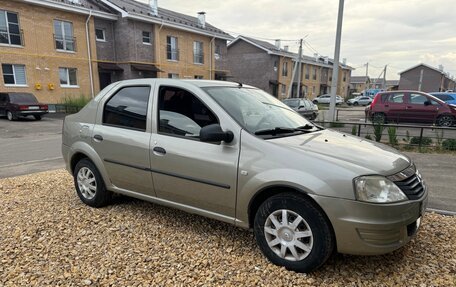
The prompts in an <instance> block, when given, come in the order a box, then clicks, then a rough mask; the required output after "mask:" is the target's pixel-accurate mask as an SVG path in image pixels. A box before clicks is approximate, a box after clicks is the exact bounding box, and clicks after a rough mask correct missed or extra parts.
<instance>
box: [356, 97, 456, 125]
mask: <svg viewBox="0 0 456 287" xmlns="http://www.w3.org/2000/svg"><path fill="white" fill-rule="evenodd" d="M365 112H366V116H367V117H368V118H369V119H371V120H372V121H373V122H380V123H386V122H408V123H430V124H436V125H439V126H451V125H453V124H455V123H456V106H453V105H449V104H447V103H445V102H444V101H442V100H440V99H438V98H436V97H434V96H432V95H430V94H426V93H423V92H418V91H391V92H381V93H378V94H377V95H376V96H375V98H374V100H373V101H372V103H371V105H370V106H368V107H367V108H366V110H365Z"/></svg>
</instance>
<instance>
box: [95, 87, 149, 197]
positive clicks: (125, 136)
mask: <svg viewBox="0 0 456 287" xmlns="http://www.w3.org/2000/svg"><path fill="white" fill-rule="evenodd" d="M152 90H153V86H151V85H144V84H138V85H134V84H128V85H121V86H117V87H116V89H115V90H113V91H110V92H109V95H107V96H105V97H104V98H103V99H102V100H101V101H100V103H99V105H98V113H97V120H96V124H95V125H94V128H93V133H92V147H93V148H94V149H95V150H96V152H97V154H98V155H99V156H100V157H101V159H102V160H103V162H104V166H105V168H106V171H107V173H108V176H109V178H110V181H111V183H112V184H113V185H114V186H115V187H116V188H119V189H123V190H128V191H134V192H138V193H142V194H146V195H151V196H155V192H154V188H153V181H152V175H151V174H150V159H149V144H150V137H151V133H150V130H151V121H150V114H151V110H152V109H151V99H150V97H151V93H152Z"/></svg>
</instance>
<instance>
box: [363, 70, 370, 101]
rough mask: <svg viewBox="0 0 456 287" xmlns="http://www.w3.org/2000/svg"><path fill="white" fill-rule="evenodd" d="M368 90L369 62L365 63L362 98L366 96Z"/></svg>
mask: <svg viewBox="0 0 456 287" xmlns="http://www.w3.org/2000/svg"><path fill="white" fill-rule="evenodd" d="M368 89H369V62H367V63H366V86H364V96H367V95H366V93H367V90H368Z"/></svg>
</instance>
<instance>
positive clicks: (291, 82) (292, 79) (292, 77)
mask: <svg viewBox="0 0 456 287" xmlns="http://www.w3.org/2000/svg"><path fill="white" fill-rule="evenodd" d="M284 59H285V57H284ZM284 61H285V60H284ZM291 65H293V61H291ZM297 68H298V63H295V65H294V68H293V73H292V74H291V81H290V85H289V87H288V93H287V99H289V98H291V97H292V94H291V90H292V88H293V82H294V79H295V76H296V69H297Z"/></svg>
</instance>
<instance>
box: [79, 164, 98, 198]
mask: <svg viewBox="0 0 456 287" xmlns="http://www.w3.org/2000/svg"><path fill="white" fill-rule="evenodd" d="M77 183H78V187H79V190H80V191H81V194H82V196H84V198H86V199H92V198H94V197H95V194H96V192H97V181H96V179H95V175H94V174H93V172H92V171H91V170H90V169H89V168H87V167H83V168H81V169H80V170H79V172H78V175H77Z"/></svg>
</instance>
